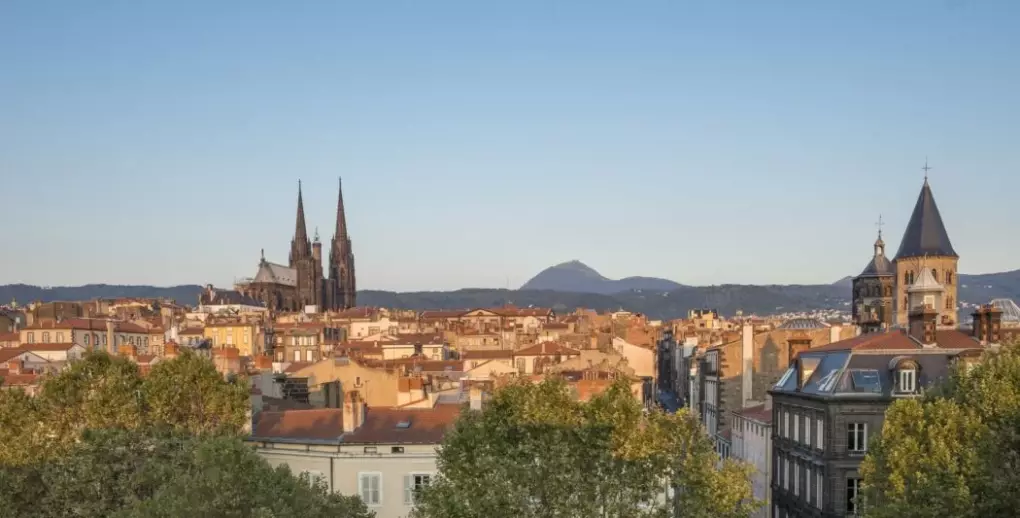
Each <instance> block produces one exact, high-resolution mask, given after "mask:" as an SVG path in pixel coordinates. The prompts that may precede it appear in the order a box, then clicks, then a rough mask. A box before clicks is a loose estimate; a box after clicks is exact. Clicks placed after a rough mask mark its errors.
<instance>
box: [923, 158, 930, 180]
mask: <svg viewBox="0 0 1020 518" xmlns="http://www.w3.org/2000/svg"><path fill="white" fill-rule="evenodd" d="M921 169H923V170H924V181H925V182H927V181H928V171H931V169H932V168H931V167H928V157H924V167H922V168H921Z"/></svg>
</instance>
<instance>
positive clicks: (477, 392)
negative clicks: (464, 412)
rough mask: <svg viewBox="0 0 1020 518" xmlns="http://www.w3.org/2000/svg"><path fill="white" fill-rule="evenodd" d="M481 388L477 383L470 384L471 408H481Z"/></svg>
mask: <svg viewBox="0 0 1020 518" xmlns="http://www.w3.org/2000/svg"><path fill="white" fill-rule="evenodd" d="M482 396H483V394H482V388H481V387H479V386H477V385H472V386H471V410H481V409H482Z"/></svg>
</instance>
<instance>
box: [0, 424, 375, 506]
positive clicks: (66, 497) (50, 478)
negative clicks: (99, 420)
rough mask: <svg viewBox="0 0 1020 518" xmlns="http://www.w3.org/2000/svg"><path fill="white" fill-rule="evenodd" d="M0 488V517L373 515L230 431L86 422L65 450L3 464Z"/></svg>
mask: <svg viewBox="0 0 1020 518" xmlns="http://www.w3.org/2000/svg"><path fill="white" fill-rule="evenodd" d="M0 488H2V489H0V517H2V518H7V517H12V518H13V517H25V518H57V517H64V516H78V517H82V518H92V517H95V518H100V517H104V518H105V517H108V516H109V517H120V518H134V517H138V518H141V517H184V516H219V517H249V516H256V517H267V518H268V517H285V516H310V517H320V516H321V517H326V516H331V517H334V516H335V517H340V518H367V517H369V516H372V514H371V513H369V512H368V511H367V508H366V507H365V506H364V504H363V503H361V501H360V500H359V499H358V498H357V497H344V496H339V495H336V494H331V493H329V492H328V491H327V490H326V488H325V487H324V486H322V485H311V484H308V483H307V481H306V480H303V479H301V478H298V477H294V476H292V475H291V474H290V472H289V471H288V470H287V468H286V467H280V468H272V467H271V466H269V464H268V463H267V462H266V461H265V460H263V459H262V458H261V457H259V456H258V454H256V453H255V452H254V451H253V450H252V449H251V448H249V447H247V446H245V445H244V444H243V443H242V442H241V441H240V440H239V439H237V438H230V437H186V436H180V435H168V434H161V435H152V434H146V433H143V432H137V431H123V430H120V431H101V432H89V433H86V434H85V436H84V437H83V440H82V442H81V443H79V444H76V445H75V446H74V447H72V448H71V449H70V450H69V451H68V453H67V455H65V456H62V457H59V458H55V459H50V460H47V461H43V462H40V463H36V464H30V465H26V466H19V467H3V468H0Z"/></svg>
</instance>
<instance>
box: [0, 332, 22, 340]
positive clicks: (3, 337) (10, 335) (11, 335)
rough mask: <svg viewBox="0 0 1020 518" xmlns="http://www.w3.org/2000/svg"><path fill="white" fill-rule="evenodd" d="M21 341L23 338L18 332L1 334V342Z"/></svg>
mask: <svg viewBox="0 0 1020 518" xmlns="http://www.w3.org/2000/svg"><path fill="white" fill-rule="evenodd" d="M19 340H21V337H20V335H19V334H18V333H17V332H14V333H0V342H17V341H19Z"/></svg>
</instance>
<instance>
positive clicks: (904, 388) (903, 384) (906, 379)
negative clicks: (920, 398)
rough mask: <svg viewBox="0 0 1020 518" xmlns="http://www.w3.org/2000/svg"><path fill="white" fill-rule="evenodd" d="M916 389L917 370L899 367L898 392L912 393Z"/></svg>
mask: <svg viewBox="0 0 1020 518" xmlns="http://www.w3.org/2000/svg"><path fill="white" fill-rule="evenodd" d="M915 390H917V371H916V370H914V369H900V392H904V393H911V394H912V393H913V392H914V391H915Z"/></svg>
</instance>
